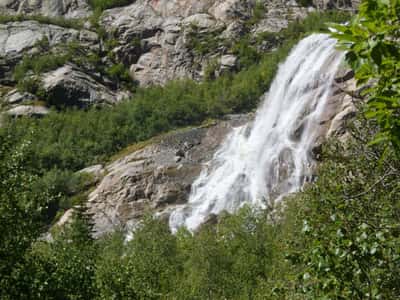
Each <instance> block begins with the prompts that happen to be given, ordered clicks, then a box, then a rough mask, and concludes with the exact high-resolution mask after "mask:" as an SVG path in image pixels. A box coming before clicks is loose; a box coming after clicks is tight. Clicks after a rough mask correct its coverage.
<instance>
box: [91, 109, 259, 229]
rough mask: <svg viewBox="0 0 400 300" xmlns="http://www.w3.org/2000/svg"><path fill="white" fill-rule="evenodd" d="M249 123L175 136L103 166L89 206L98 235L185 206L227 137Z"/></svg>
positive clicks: (234, 121) (240, 119)
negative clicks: (179, 157)
mask: <svg viewBox="0 0 400 300" xmlns="http://www.w3.org/2000/svg"><path fill="white" fill-rule="evenodd" d="M250 118H251V116H249V115H241V116H235V117H232V118H229V119H227V120H225V121H220V122H217V123H216V124H214V125H211V126H210V127H203V128H194V129H186V130H182V131H179V132H175V133H171V134H168V135H166V136H164V137H162V138H160V139H157V140H154V141H153V143H152V144H151V145H148V146H146V147H144V148H142V149H140V150H138V151H135V152H133V153H131V154H128V155H126V156H124V157H123V158H120V159H118V160H117V161H115V162H113V163H111V164H109V165H107V166H105V170H106V171H107V172H108V173H107V175H106V176H105V177H104V178H103V179H102V180H101V182H100V183H99V185H98V186H97V188H96V189H95V190H94V191H93V192H92V193H91V194H90V195H89V200H88V204H87V207H88V213H89V214H90V215H91V216H92V218H93V222H94V235H95V236H100V235H101V234H104V233H105V232H109V231H112V230H113V229H115V228H117V227H122V228H125V229H128V228H129V227H130V226H135V224H137V222H139V220H140V219H141V217H143V215H144V213H145V212H148V211H150V212H153V213H155V214H157V215H163V216H164V217H165V218H167V216H168V215H169V213H170V211H171V209H172V208H173V207H175V206H176V205H179V204H182V203H184V202H185V201H186V199H187V197H188V194H189V192H190V187H191V184H192V182H193V181H194V179H195V178H196V177H197V176H198V175H199V174H200V171H201V169H202V165H203V163H205V162H207V161H208V160H209V159H210V158H211V157H212V155H213V154H214V151H215V150H216V149H217V147H218V146H219V144H220V143H221V141H222V139H223V138H224V137H225V135H226V134H227V133H228V132H229V131H230V130H231V129H232V127H233V126H239V125H241V124H243V123H245V122H247V121H248V120H249V119H250ZM185 145H186V148H187V150H186V152H184V154H185V155H186V158H185V159H184V160H180V161H178V162H177V161H176V152H177V150H176V149H177V147H179V148H180V149H183V148H185ZM189 145H193V146H189Z"/></svg>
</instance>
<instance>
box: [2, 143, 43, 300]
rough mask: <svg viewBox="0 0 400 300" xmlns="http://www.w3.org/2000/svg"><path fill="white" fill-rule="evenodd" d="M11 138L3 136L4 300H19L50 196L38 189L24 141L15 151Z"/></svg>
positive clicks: (28, 144)
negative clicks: (22, 275) (28, 256)
mask: <svg viewBox="0 0 400 300" xmlns="http://www.w3.org/2000/svg"><path fill="white" fill-rule="evenodd" d="M10 140H11V138H9V137H7V136H0V232H1V234H0V245H1V247H0V298H1V299H17V298H20V297H19V296H17V294H18V291H17V290H16V286H17V283H16V281H18V280H19V279H18V278H19V275H20V273H21V272H23V270H24V264H25V263H26V253H27V251H28V250H29V248H30V247H31V245H32V242H33V241H35V240H36V239H37V238H38V237H39V234H40V232H41V229H42V228H43V225H44V223H43V220H44V218H43V216H44V214H45V212H46V210H47V203H48V202H49V201H50V196H49V194H48V193H47V191H46V190H41V189H38V188H37V182H38V177H36V176H34V175H32V174H30V173H29V172H28V171H27V169H29V167H28V166H27V165H26V164H25V154H26V152H27V149H28V148H29V146H30V143H29V142H24V143H22V144H21V145H20V146H18V147H16V148H13V147H11V143H10Z"/></svg>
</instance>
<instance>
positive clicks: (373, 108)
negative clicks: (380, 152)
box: [333, 0, 400, 156]
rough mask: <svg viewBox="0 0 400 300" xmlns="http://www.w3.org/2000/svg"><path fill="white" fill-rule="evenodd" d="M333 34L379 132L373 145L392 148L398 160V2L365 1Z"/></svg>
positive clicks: (399, 95) (399, 44)
mask: <svg viewBox="0 0 400 300" xmlns="http://www.w3.org/2000/svg"><path fill="white" fill-rule="evenodd" d="M334 27H335V28H336V29H337V30H338V32H336V33H334V34H333V36H334V37H336V38H337V39H338V40H339V42H340V45H341V47H342V49H344V50H346V51H347V54H346V59H347V61H348V63H349V64H350V66H351V67H352V68H353V70H354V71H355V77H356V79H357V83H358V84H359V85H365V86H366V87H367V88H366V89H365V90H364V91H363V94H364V95H365V96H366V97H367V99H368V102H367V104H366V105H365V115H366V116H367V117H368V118H369V119H374V120H376V122H377V123H378V124H379V126H380V129H381V130H380V132H379V133H378V134H377V136H376V138H375V140H374V141H373V142H372V143H386V144H391V145H393V147H394V148H395V149H396V152H397V153H398V156H400V73H399V72H400V43H399V38H400V2H399V1H398V0H364V1H363V2H362V3H361V5H360V8H359V13H358V14H357V15H356V16H355V17H354V18H353V19H352V21H351V22H350V23H349V24H348V25H337V24H336V25H334Z"/></svg>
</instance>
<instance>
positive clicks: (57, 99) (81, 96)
mask: <svg viewBox="0 0 400 300" xmlns="http://www.w3.org/2000/svg"><path fill="white" fill-rule="evenodd" d="M42 82H43V89H44V91H45V93H46V95H47V96H48V98H49V99H50V100H49V102H50V103H51V104H52V105H55V106H60V107H62V106H78V107H87V106H89V105H93V104H105V103H108V104H114V103H117V102H118V101H120V100H121V99H120V98H121V97H120V96H119V95H118V93H116V92H114V91H112V90H110V89H109V88H108V87H106V86H105V85H103V84H102V83H100V82H98V81H96V80H95V79H94V78H93V77H91V76H90V75H88V74H86V73H84V72H83V71H81V70H80V69H79V68H77V67H76V66H74V65H71V64H67V65H65V66H63V67H60V68H58V69H56V70H54V71H50V72H48V73H45V74H43V76H42Z"/></svg>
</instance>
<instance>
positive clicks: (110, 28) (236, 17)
mask: <svg viewBox="0 0 400 300" xmlns="http://www.w3.org/2000/svg"><path fill="white" fill-rule="evenodd" d="M255 5H256V1H255V0H245V1H243V0H219V1H209V0H204V1H193V0H185V1H182V0H181V1H178V0H175V1H166V0H158V1H155V0H153V1H148V0H138V1H135V2H134V3H133V4H131V5H129V6H127V7H123V8H115V9H110V10H107V11H105V12H104V14H103V15H102V17H101V21H100V23H101V25H102V26H103V27H104V28H105V29H106V31H107V33H108V35H109V36H112V37H114V38H115V39H116V40H117V41H118V46H116V47H115V48H114V50H113V52H114V53H116V55H117V56H118V57H119V58H120V59H121V60H122V61H123V62H124V63H125V64H128V65H130V71H131V74H132V76H133V77H134V78H135V79H136V80H137V81H138V82H139V83H140V84H141V85H142V86H146V85H151V84H164V83H166V82H167V81H169V80H172V79H179V78H191V79H195V80H197V79H200V78H202V76H203V75H204V71H205V68H206V67H207V65H208V64H209V62H210V60H211V59H214V60H215V58H216V57H221V56H226V55H232V53H230V49H228V48H226V47H225V48H224V47H223V46H220V45H208V46H209V47H210V49H208V53H203V54H202V55H196V49H193V47H192V46H190V45H191V44H190V42H191V39H198V40H199V41H200V40H201V39H202V38H204V37H205V36H207V37H208V38H209V39H214V40H216V41H217V40H232V39H234V38H237V37H239V36H240V35H242V34H243V30H244V23H245V22H246V21H247V20H249V19H250V18H251V17H252V14H253V10H254V8H255ZM265 7H266V8H265V11H264V10H263V15H262V16H261V19H260V20H258V22H257V24H256V25H254V28H253V29H252V31H253V32H254V34H258V33H260V32H265V31H279V30H281V29H282V28H285V27H287V25H288V23H289V22H290V21H292V20H296V19H302V18H304V17H305V16H306V15H307V13H308V12H309V11H310V10H309V9H307V8H303V7H300V6H299V5H297V4H296V2H294V1H292V2H289V1H276V2H268V3H267V2H266V3H265ZM216 46H217V48H213V47H216ZM225 58H226V57H225ZM220 61H221V62H222V61H224V58H222V59H220Z"/></svg>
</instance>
